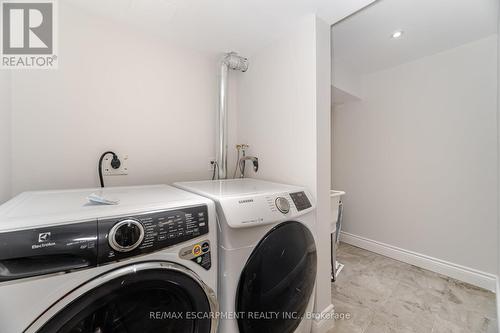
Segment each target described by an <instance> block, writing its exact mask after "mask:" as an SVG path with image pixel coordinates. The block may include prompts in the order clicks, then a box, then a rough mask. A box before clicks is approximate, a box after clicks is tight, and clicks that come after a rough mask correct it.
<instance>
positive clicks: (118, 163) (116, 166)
mask: <svg viewBox="0 0 500 333" xmlns="http://www.w3.org/2000/svg"><path fill="white" fill-rule="evenodd" d="M108 154H112V155H113V159H112V160H111V167H112V168H113V169H115V170H116V169H119V168H120V166H121V165H122V162H121V161H120V159H119V158H118V155H116V154H115V153H114V152H112V151H107V152H105V153H103V154H102V155H101V157H100V158H99V165H98V171H99V182H100V184H101V187H104V179H103V178H102V161H103V160H104V157H106V155H108Z"/></svg>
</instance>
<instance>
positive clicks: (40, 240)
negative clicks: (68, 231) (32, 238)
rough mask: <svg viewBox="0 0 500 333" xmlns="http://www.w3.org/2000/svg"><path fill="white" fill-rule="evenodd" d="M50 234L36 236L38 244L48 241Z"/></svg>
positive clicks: (43, 233)
mask: <svg viewBox="0 0 500 333" xmlns="http://www.w3.org/2000/svg"><path fill="white" fill-rule="evenodd" d="M50 235H51V233H50V232H41V233H39V234H38V243H45V242H48V241H50Z"/></svg>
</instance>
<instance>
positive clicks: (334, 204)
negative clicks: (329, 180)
mask: <svg viewBox="0 0 500 333" xmlns="http://www.w3.org/2000/svg"><path fill="white" fill-rule="evenodd" d="M344 195H345V192H344V191H334V190H332V191H330V200H331V210H332V220H331V222H330V232H331V238H330V239H331V249H332V281H335V278H336V277H337V275H338V274H339V273H340V271H341V270H342V268H343V267H344V265H342V264H341V263H339V262H338V261H337V258H336V249H337V246H338V243H339V240H340V231H341V230H342V213H343V206H342V198H343V196H344Z"/></svg>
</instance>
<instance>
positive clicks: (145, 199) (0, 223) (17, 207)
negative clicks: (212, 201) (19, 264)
mask: <svg viewBox="0 0 500 333" xmlns="http://www.w3.org/2000/svg"><path fill="white" fill-rule="evenodd" d="M93 193H97V194H99V195H102V196H103V197H106V198H110V199H113V200H115V199H116V200H119V203H118V204H117V205H103V204H95V203H90V202H89V200H88V199H87V197H88V196H89V195H90V194H93ZM204 202H206V199H204V198H202V197H200V196H198V195H195V194H192V193H188V192H186V191H182V190H180V189H177V188H175V187H172V186H167V185H153V186H131V187H109V188H94V189H76V190H61V191H36V192H24V193H22V194H20V195H18V196H17V197H15V198H14V199H12V200H10V201H8V202H6V203H5V204H3V205H1V206H0V231H2V230H4V231H5V230H8V229H16V228H20V229H21V228H25V227H28V226H38V225H44V224H47V223H48V224H56V223H69V222H74V221H82V220H91V219H96V218H102V217H106V216H115V215H125V214H133V213H140V212H141V211H142V212H145V211H149V210H156V209H169V208H174V207H181V206H187V205H195V204H202V203H204Z"/></svg>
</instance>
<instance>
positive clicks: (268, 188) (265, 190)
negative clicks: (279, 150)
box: [174, 178, 304, 200]
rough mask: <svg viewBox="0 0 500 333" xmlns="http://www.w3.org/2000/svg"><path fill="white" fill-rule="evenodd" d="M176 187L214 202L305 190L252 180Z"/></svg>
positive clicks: (190, 184) (198, 183)
mask: <svg viewBox="0 0 500 333" xmlns="http://www.w3.org/2000/svg"><path fill="white" fill-rule="evenodd" d="M174 186H177V187H179V188H182V189H185V190H187V191H190V192H194V193H197V194H200V195H203V196H205V197H209V198H211V199H214V200H218V199H221V198H226V197H240V196H248V195H261V194H274V193H281V192H293V191H303V190H304V189H303V188H302V187H299V186H292V185H285V184H278V183H272V182H268V181H263V180H258V179H252V178H242V179H226V180H208V181H196V182H181V183H175V184H174Z"/></svg>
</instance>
